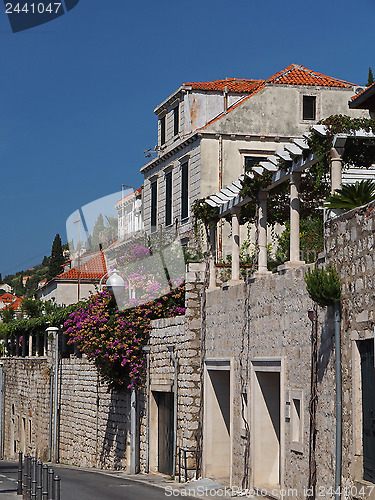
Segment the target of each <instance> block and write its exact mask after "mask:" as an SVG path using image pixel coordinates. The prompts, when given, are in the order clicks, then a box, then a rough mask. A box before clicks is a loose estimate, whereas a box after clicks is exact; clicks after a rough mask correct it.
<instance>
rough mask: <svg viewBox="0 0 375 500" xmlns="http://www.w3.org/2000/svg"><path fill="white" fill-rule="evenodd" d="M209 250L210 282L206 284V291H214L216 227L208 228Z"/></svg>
mask: <svg viewBox="0 0 375 500" xmlns="http://www.w3.org/2000/svg"><path fill="white" fill-rule="evenodd" d="M209 238H210V241H209V249H210V269H209V271H210V280H209V283H208V290H215V289H216V288H217V286H216V264H215V261H216V227H210V234H209Z"/></svg>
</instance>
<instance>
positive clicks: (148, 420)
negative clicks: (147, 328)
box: [142, 345, 151, 473]
mask: <svg viewBox="0 0 375 500" xmlns="http://www.w3.org/2000/svg"><path fill="white" fill-rule="evenodd" d="M150 350H151V348H150V346H149V345H145V346H143V347H142V351H143V352H145V353H146V391H147V392H146V473H149V472H150Z"/></svg>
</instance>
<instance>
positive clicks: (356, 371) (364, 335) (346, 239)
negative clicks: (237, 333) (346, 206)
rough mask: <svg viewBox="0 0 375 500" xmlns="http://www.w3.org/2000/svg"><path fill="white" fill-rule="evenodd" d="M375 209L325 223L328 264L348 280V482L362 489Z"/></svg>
mask: <svg viewBox="0 0 375 500" xmlns="http://www.w3.org/2000/svg"><path fill="white" fill-rule="evenodd" d="M374 208H375V203H370V204H369V205H366V206H364V207H359V208H357V209H355V210H351V211H349V212H347V213H344V214H342V215H340V216H339V217H336V218H334V219H331V220H329V221H328V222H327V223H326V226H325V229H326V254H327V257H326V259H327V263H329V264H332V265H333V266H335V268H336V270H337V272H338V274H339V276H340V280H341V284H342V287H341V289H342V321H341V357H342V372H341V373H342V398H343V402H342V404H343V410H342V411H343V434H342V435H343V464H342V465H343V468H342V476H343V484H344V485H348V486H353V489H354V490H356V489H357V490H358V491H359V490H360V488H361V487H362V486H363V485H364V486H365V488H366V487H367V485H366V483H364V482H363V479H362V478H363V442H362V380H361V365H360V355H359V350H358V345H359V343H360V342H361V341H362V340H366V339H373V338H374V324H375V311H374V287H375V254H374V248H375V235H374V233H375V210H374ZM367 484H368V483H367ZM368 492H369V491H366V495H368ZM367 497H368V498H375V495H373V496H371V497H370V496H367Z"/></svg>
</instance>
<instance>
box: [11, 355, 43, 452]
mask: <svg viewBox="0 0 375 500" xmlns="http://www.w3.org/2000/svg"><path fill="white" fill-rule="evenodd" d="M1 361H2V364H3V372H4V374H5V377H4V429H3V432H4V457H5V458H10V459H16V458H18V452H19V451H22V452H23V453H29V454H32V455H36V456H37V457H38V458H40V459H41V460H47V459H48V455H49V418H50V417H49V415H50V410H49V408H50V407H49V395H50V365H49V364H48V362H47V359H46V358H33V359H31V358H2V360H1Z"/></svg>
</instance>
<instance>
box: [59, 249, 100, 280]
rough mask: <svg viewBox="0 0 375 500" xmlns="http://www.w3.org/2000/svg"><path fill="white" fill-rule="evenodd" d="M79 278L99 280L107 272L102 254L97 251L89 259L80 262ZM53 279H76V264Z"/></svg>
mask: <svg viewBox="0 0 375 500" xmlns="http://www.w3.org/2000/svg"><path fill="white" fill-rule="evenodd" d="M79 271H80V272H79V277H80V279H88V280H90V279H91V280H100V279H101V278H102V277H103V276H104V275H105V274H106V272H107V266H106V263H105V258H104V255H103V254H102V253H101V252H98V253H97V254H96V255H95V256H94V257H92V258H91V259H88V260H86V261H85V262H82V263H81V264H80V266H79ZM55 279H74V280H77V279H78V266H75V267H72V268H71V269H68V271H65V272H64V273H62V274H59V275H58V276H56V278H55Z"/></svg>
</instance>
